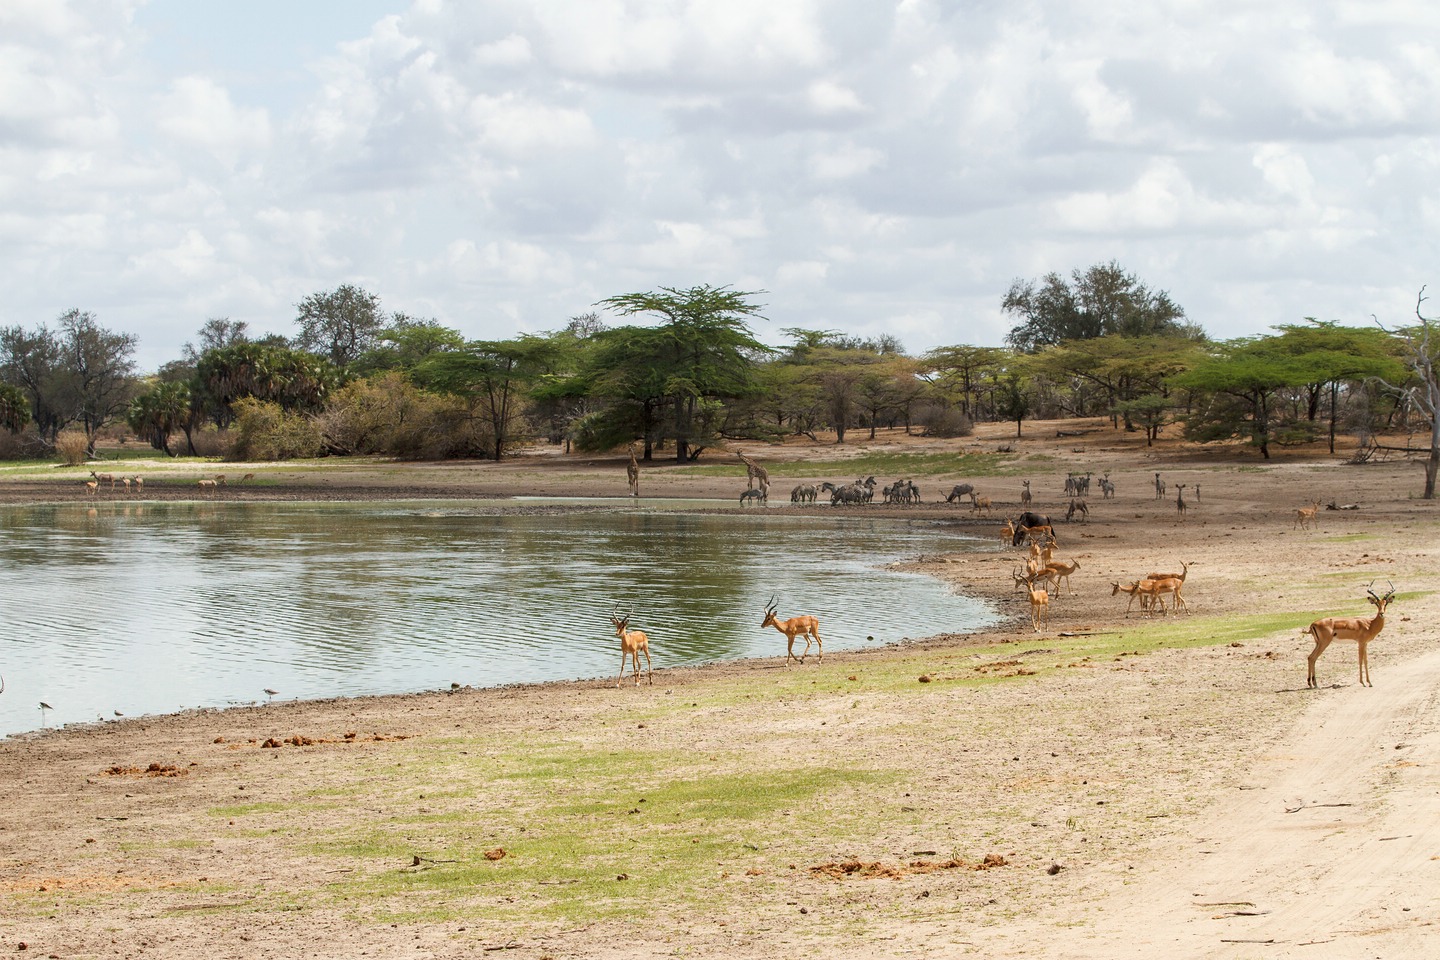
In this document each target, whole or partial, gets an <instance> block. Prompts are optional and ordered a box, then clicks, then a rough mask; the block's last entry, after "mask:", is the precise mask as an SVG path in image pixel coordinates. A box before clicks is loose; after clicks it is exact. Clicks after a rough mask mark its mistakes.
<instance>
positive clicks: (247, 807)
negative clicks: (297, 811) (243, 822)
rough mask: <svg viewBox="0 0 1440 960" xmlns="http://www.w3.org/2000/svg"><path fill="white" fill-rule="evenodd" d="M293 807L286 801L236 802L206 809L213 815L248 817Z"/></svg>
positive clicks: (281, 811) (279, 811)
mask: <svg viewBox="0 0 1440 960" xmlns="http://www.w3.org/2000/svg"><path fill="white" fill-rule="evenodd" d="M290 809H293V808H292V807H291V805H290V804H288V803H238V804H235V805H233V806H228V807H211V808H210V810H209V811H208V812H209V813H210V815H211V816H215V817H226V818H231V817H249V816H254V815H256V814H267V813H284V812H285V811H287V810H290Z"/></svg>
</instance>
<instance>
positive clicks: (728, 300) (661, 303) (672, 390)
mask: <svg viewBox="0 0 1440 960" xmlns="http://www.w3.org/2000/svg"><path fill="white" fill-rule="evenodd" d="M761 292H763V291H755V292H748V291H737V290H730V289H728V288H726V287H712V286H708V285H701V286H698V287H690V288H688V289H684V290H681V289H676V288H672V287H661V288H660V289H659V290H658V291H653V292H648V293H627V294H621V295H620V296H615V297H608V298H606V299H604V300H601V301H600V302H599V304H598V305H599V306H604V307H609V308H610V309H612V310H614V311H615V312H616V313H618V314H620V315H621V316H627V317H628V316H635V315H638V314H651V315H653V316H655V317H658V318H659V319H660V321H661V322H660V324H659V326H656V327H617V328H615V329H611V330H606V331H603V332H601V333H599V334H597V335H596V339H597V340H599V341H600V344H601V346H600V349H599V350H597V351H596V355H595V357H594V360H595V362H596V372H595V375H594V380H593V382H594V384H595V389H596V391H597V392H598V393H599V394H601V395H602V396H606V397H608V398H609V399H611V400H612V401H613V402H614V403H615V404H617V406H618V408H619V409H617V410H616V411H615V414H616V415H617V416H621V417H624V416H630V417H632V418H636V419H640V420H645V421H648V422H646V423H644V424H642V426H643V427H645V429H644V430H643V432H642V436H644V438H645V459H646V460H649V459H651V452H652V443H653V441H654V440H656V439H661V438H666V439H670V440H673V441H674V443H675V459H676V460H678V461H680V462H682V463H684V462H686V461H689V460H694V459H695V458H696V457H698V456H699V452H700V450H703V449H704V448H705V446H706V445H707V444H709V443H711V442H713V440H714V439H715V437H716V430H717V428H718V417H717V415H718V413H720V412H721V408H722V407H723V405H724V402H725V401H727V400H733V399H738V398H740V397H744V396H748V395H750V394H751V393H753V392H754V390H755V361H756V360H757V359H758V358H760V357H762V356H764V355H766V354H768V353H770V352H771V350H770V348H769V347H767V346H765V345H764V344H763V343H761V342H760V341H759V340H756V339H755V336H754V334H752V333H751V331H750V327H749V326H748V325H747V323H746V320H747V318H751V317H755V318H761V319H763V317H762V316H761V313H760V310H761V307H760V306H759V305H758V304H755V303H753V302H752V300H751V298H753V297H755V296H757V295H759V293H761ZM636 408H639V412H638V414H637V410H636ZM662 411H663V416H662V415H661V412H662ZM656 432H658V433H659V435H660V436H659V437H656V436H654V433H656Z"/></svg>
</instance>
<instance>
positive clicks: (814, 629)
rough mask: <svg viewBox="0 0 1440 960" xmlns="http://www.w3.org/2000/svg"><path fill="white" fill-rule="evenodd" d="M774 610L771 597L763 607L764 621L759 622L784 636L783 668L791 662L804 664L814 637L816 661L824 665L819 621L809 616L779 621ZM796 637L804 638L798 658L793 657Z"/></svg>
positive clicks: (823, 649)
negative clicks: (802, 648) (803, 644)
mask: <svg viewBox="0 0 1440 960" xmlns="http://www.w3.org/2000/svg"><path fill="white" fill-rule="evenodd" d="M776 609H777V606H776V598H775V597H773V596H772V597H771V598H770V602H769V603H768V604H766V606H765V619H764V620H761V621H760V626H762V627H774V628H775V629H776V630H779V631H780V632H781V633H783V634H785V666H787V667H788V666H790V661H791V660H798V661H799V662H800V663H804V662H805V657H806V656H807V655H808V654H809V653H810V639H811V637H814V639H815V649H816V650H818V651H819V654H820V655H819V658H818V661H819V662H820V663H824V662H825V647H824V645H823V644H821V642H820V621H819V620H816V619H815V618H814V617H809V616H801V617H791V618H790V619H789V620H781V619H780V618H778V617H777V616H776V615H775V611H776ZM797 636H803V637H804V638H805V652H804V653H802V654H800V656H799V657H796V656H795V638H796V637H797Z"/></svg>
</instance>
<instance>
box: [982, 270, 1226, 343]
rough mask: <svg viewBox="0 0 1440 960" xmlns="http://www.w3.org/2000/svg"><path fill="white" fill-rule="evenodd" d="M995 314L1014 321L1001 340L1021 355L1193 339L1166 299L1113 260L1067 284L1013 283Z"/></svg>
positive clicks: (1047, 280) (1054, 277)
mask: <svg viewBox="0 0 1440 960" xmlns="http://www.w3.org/2000/svg"><path fill="white" fill-rule="evenodd" d="M1001 309H1002V310H1003V311H1004V312H1005V313H1008V314H1011V315H1013V316H1016V317H1018V318H1019V320H1020V323H1019V324H1017V325H1016V326H1015V327H1013V328H1012V329H1011V330H1010V332H1009V334H1007V335H1006V337H1005V340H1006V342H1007V343H1009V344H1010V345H1011V346H1012V347H1014V348H1015V349H1017V350H1020V351H1022V352H1025V353H1034V352H1035V351H1037V350H1040V349H1042V348H1044V347H1047V346H1054V345H1057V344H1062V343H1066V342H1068V341H1072V340H1091V339H1094V338H1096V337H1104V336H1112V335H1113V336H1122V337H1141V336H1156V335H1159V336H1191V337H1198V336H1199V330H1198V328H1195V327H1193V326H1191V325H1190V324H1188V323H1186V321H1185V311H1184V310H1183V309H1182V308H1181V307H1180V305H1179V304H1177V303H1175V301H1173V300H1171V299H1170V295H1169V294H1168V293H1166V292H1165V291H1163V290H1160V291H1152V290H1151V289H1150V288H1149V287H1147V286H1146V285H1145V284H1143V283H1141V282H1140V280H1139V279H1138V278H1137V277H1135V276H1134V275H1133V274H1130V273H1127V272H1126V271H1125V270H1124V269H1123V268H1121V266H1120V264H1119V263H1117V262H1115V261H1114V260H1111V261H1110V262H1109V263H1102V264H1096V265H1095V266H1093V267H1090V268H1089V269H1087V270H1079V269H1076V270H1075V271H1073V272H1072V273H1071V275H1070V280H1069V281H1068V282H1067V281H1066V279H1065V278H1064V277H1062V276H1060V274H1058V273H1048V274H1046V275H1045V276H1044V277H1042V278H1041V279H1040V280H1039V281H1038V282H1036V281H1033V280H1018V279H1017V280H1015V281H1014V282H1012V283H1011V284H1010V289H1009V291H1008V292H1007V293H1006V294H1005V299H1004V300H1003V301H1002V302H1001Z"/></svg>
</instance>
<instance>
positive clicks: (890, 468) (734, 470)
mask: <svg viewBox="0 0 1440 960" xmlns="http://www.w3.org/2000/svg"><path fill="white" fill-rule="evenodd" d="M1013 460H1014V457H1013V456H1008V455H1005V454H994V453H954V454H951V453H866V454H861V455H860V456H858V457H853V458H850V459H845V460H799V461H794V462H788V463H786V462H776V463H770V462H767V463H766V464H765V470H766V472H768V473H769V474H770V476H772V477H800V478H813V477H832V478H834V479H835V480H836V482H840V481H841V480H847V479H850V478H853V477H866V476H872V475H873V476H874V477H876V478H877V479H879V478H881V477H902V476H903V477H924V476H941V475H944V476H951V475H957V476H965V477H1000V476H1007V475H1009V474H1011V473H1013V472H1014V470H1015V467H1014V465H1013ZM675 473H678V474H680V475H682V476H692V477H732V476H739V477H743V476H745V465H744V464H743V463H713V464H703V465H698V466H693V467H680V468H678V469H677V470H676V471H675Z"/></svg>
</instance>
